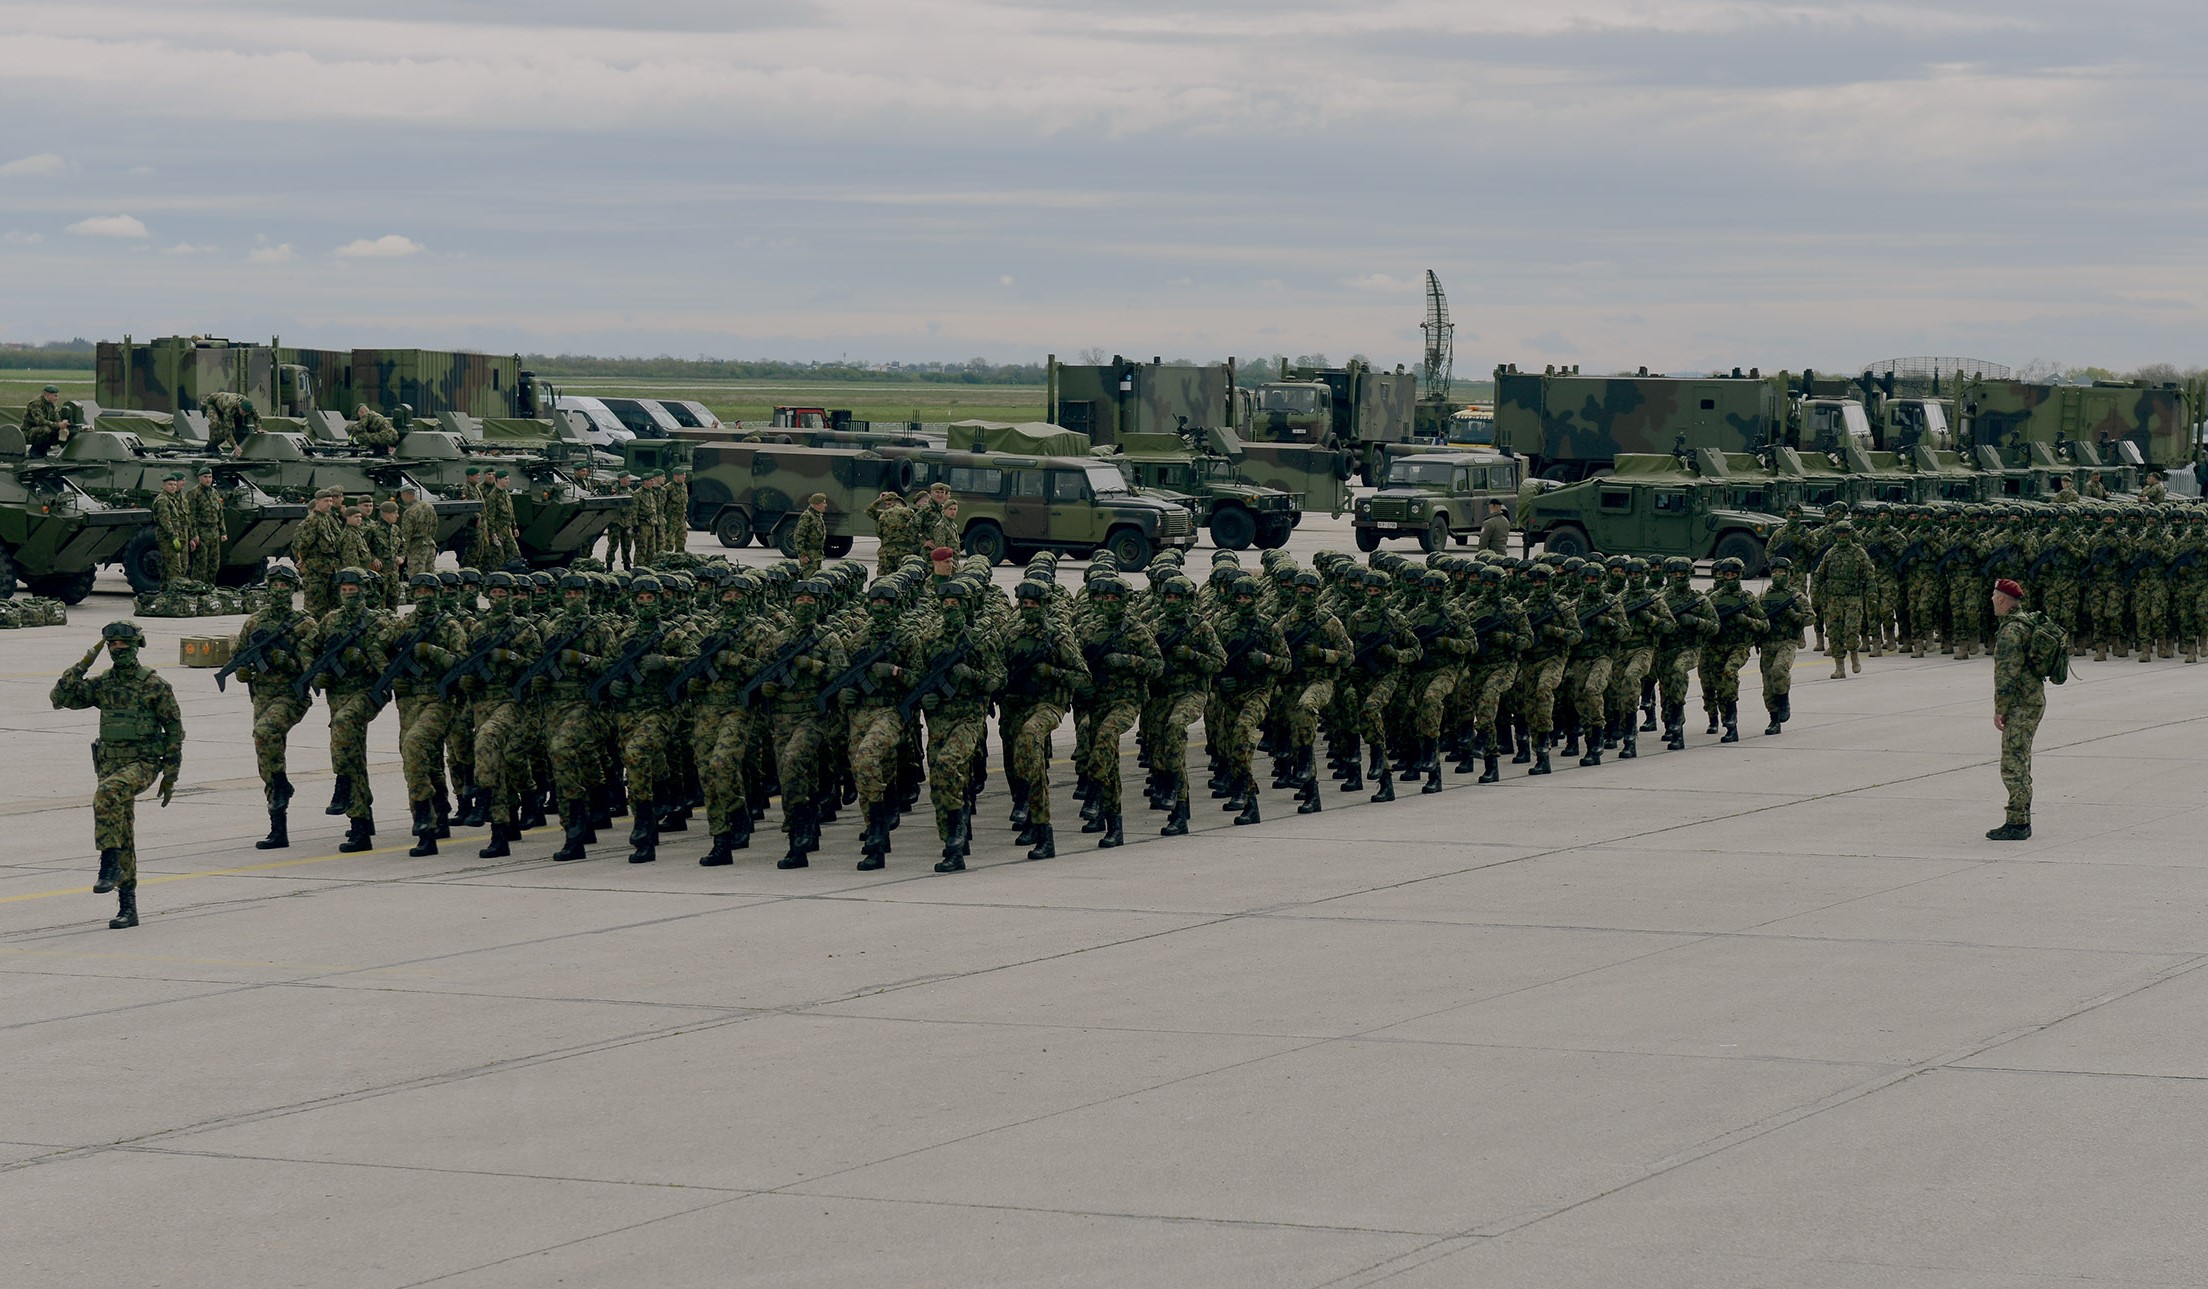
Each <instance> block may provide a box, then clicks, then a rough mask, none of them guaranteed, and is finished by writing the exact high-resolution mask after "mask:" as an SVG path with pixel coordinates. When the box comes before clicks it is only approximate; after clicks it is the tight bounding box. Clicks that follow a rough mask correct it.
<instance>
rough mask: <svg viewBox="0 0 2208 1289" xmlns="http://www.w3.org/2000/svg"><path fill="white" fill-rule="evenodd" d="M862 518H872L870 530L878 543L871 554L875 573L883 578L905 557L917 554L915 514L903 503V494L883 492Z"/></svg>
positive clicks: (918, 539)
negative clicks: (879, 545) (873, 554)
mask: <svg viewBox="0 0 2208 1289" xmlns="http://www.w3.org/2000/svg"><path fill="white" fill-rule="evenodd" d="M866 517H867V518H868V519H871V520H873V521H874V532H875V534H876V536H877V537H878V538H879V539H880V542H881V548H880V549H879V550H878V551H876V552H875V556H874V572H875V574H876V575H877V576H882V577H887V576H888V575H889V573H890V571H891V570H892V569H895V568H896V567H897V566H898V565H899V564H901V563H903V562H904V560H905V557H906V556H908V555H918V554H919V553H920V526H919V524H920V521H919V516H918V515H916V514H914V513H913V510H912V508H911V507H910V506H907V505H906V504H905V499H904V498H903V497H900V496H898V495H897V494H896V493H894V492H885V493H883V494H882V495H881V496H879V497H876V498H875V499H874V504H873V505H871V506H868V507H867V508H866Z"/></svg>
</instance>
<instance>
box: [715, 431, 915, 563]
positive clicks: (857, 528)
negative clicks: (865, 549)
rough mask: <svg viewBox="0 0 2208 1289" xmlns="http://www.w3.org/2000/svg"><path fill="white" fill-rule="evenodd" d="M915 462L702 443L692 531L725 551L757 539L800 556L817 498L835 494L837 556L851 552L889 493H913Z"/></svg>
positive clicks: (848, 451)
mask: <svg viewBox="0 0 2208 1289" xmlns="http://www.w3.org/2000/svg"><path fill="white" fill-rule="evenodd" d="M915 474H916V472H915V470H914V468H913V465H912V463H911V462H909V461H893V460H891V459H889V458H887V457H885V456H882V455H881V454H879V453H876V452H870V451H865V450H862V449H858V448H807V447H797V446H795V445H784V444H778V443H700V444H697V445H696V446H695V450H694V452H693V454H692V457H691V461H690V521H689V522H690V527H692V528H695V529H702V530H704V531H706V532H709V533H712V534H713V535H714V536H715V537H716V538H718V539H720V543H721V545H723V546H743V545H745V544H747V543H749V542H751V541H752V540H753V539H755V538H756V539H757V540H758V542H759V544H760V545H762V546H770V545H771V546H775V547H778V548H780V549H781V550H782V551H783V553H785V554H791V553H793V551H792V548H791V545H790V540H791V538H792V537H793V536H795V535H796V532H797V521H798V518H799V516H800V515H801V514H802V512H803V511H804V509H805V499H806V498H807V497H809V496H811V495H812V494H814V493H816V492H818V493H825V494H826V495H827V497H828V544H827V553H828V557H829V558H830V559H841V558H842V557H843V556H845V555H848V554H850V553H851V543H852V539H853V538H855V537H858V536H860V535H866V536H872V535H873V532H874V521H873V520H871V519H868V518H867V517H866V508H867V507H868V506H871V505H873V504H874V500H875V498H877V497H879V496H880V495H881V494H882V493H883V492H885V491H894V492H896V493H898V494H900V495H902V494H905V493H909V492H911V491H912V488H913V480H914V477H915Z"/></svg>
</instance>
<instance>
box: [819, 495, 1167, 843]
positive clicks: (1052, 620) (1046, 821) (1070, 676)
mask: <svg viewBox="0 0 2208 1289" xmlns="http://www.w3.org/2000/svg"><path fill="white" fill-rule="evenodd" d="M894 495H895V494H893V493H890V494H884V496H885V497H889V496H894ZM895 510H896V512H899V513H903V512H905V507H904V504H903V502H902V501H900V502H898V504H897V506H896V508H895ZM885 517H886V514H885ZM1056 589H1057V588H1056V587H1055V586H1053V585H1052V584H1051V583H1049V582H1047V581H1044V580H1042V579H1041V578H1040V577H1038V576H1036V575H1035V574H1034V573H1033V572H1032V571H1031V572H1030V575H1029V576H1027V577H1025V578H1022V579H1021V580H1020V584H1019V586H1017V587H1016V588H1014V590H1013V596H1014V597H1015V598H1016V599H1017V600H1018V602H1019V616H1018V620H1017V623H1016V625H1015V626H1014V628H1013V630H1012V632H1011V641H1010V644H1009V646H1008V650H1009V653H1008V656H1007V657H1006V659H1005V673H1006V679H1005V689H1004V693H1003V695H1002V696H1001V697H1000V698H999V701H998V707H997V729H998V731H999V733H1000V734H1001V736H1002V737H1003V738H1004V740H1005V745H1006V746H1005V756H1004V765H1005V772H1004V777H1005V781H1006V784H1007V786H1009V787H1010V788H1011V789H1012V800H1013V806H1012V823H1013V826H1015V827H1017V828H1018V829H1019V830H1020V834H1019V841H1020V842H1021V844H1023V845H1025V846H1027V847H1028V852H1027V857H1028V858H1029V859H1055V858H1056V857H1057V855H1058V838H1057V835H1056V833H1054V832H1053V831H1052V829H1051V822H1050V738H1051V735H1052V734H1053V733H1054V732H1056V730H1057V729H1058V726H1059V725H1060V724H1062V723H1064V721H1065V719H1066V712H1067V710H1068V709H1069V707H1070V706H1071V704H1072V702H1073V693H1074V690H1075V689H1077V688H1079V687H1080V686H1082V685H1085V684H1087V683H1088V674H1089V673H1088V665H1087V664H1086V663H1085V662H1084V661H1083V660H1082V657H1081V645H1080V643H1079V642H1078V641H1077V640H1075V639H1074V635H1073V624H1072V621H1071V619H1070V617H1067V616H1064V615H1061V614H1059V613H1056V612H1054V611H1053V605H1052V598H1051V592H1052V591H1054V590H1056ZM1182 741H1183V743H1184V747H1183V749H1182V756H1183V758H1184V760H1185V758H1186V755H1187V749H1186V747H1185V743H1186V738H1185V730H1184V737H1183V740H1182ZM854 755H856V752H855V751H854ZM1182 795H1183V797H1184V798H1185V796H1186V795H1187V792H1186V784H1185V782H1184V784H1183V785H1182ZM1180 814H1181V816H1182V819H1183V821H1184V825H1185V821H1186V818H1187V815H1188V811H1187V809H1186V807H1185V804H1184V806H1183V808H1182V809H1181V811H1180Z"/></svg>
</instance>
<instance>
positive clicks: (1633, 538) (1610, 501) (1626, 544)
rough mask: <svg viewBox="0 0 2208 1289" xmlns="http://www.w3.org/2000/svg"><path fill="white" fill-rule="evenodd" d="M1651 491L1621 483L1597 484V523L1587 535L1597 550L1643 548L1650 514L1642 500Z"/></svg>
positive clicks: (1590, 528)
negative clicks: (1647, 512)
mask: <svg viewBox="0 0 2208 1289" xmlns="http://www.w3.org/2000/svg"><path fill="white" fill-rule="evenodd" d="M1648 492H1649V490H1648V489H1646V488H1635V487H1630V486H1628V485H1626V484H1622V483H1598V484H1596V485H1595V513H1594V515H1593V516H1591V518H1592V519H1593V521H1594V522H1593V523H1591V524H1590V525H1589V526H1588V530H1587V538H1588V540H1589V541H1592V542H1593V543H1594V544H1595V549H1596V550H1602V551H1628V550H1640V549H1641V548H1642V547H1643V546H1644V545H1645V543H1646V540H1647V532H1646V530H1647V528H1648V517H1647V515H1646V514H1645V513H1644V511H1645V510H1646V507H1645V506H1644V505H1643V504H1642V503H1643V502H1644V501H1645V500H1646V498H1647V495H1648Z"/></svg>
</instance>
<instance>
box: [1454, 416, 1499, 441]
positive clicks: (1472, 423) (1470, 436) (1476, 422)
mask: <svg viewBox="0 0 2208 1289" xmlns="http://www.w3.org/2000/svg"><path fill="white" fill-rule="evenodd" d="M1449 441H1450V442H1451V443H1480V444H1487V443H1493V442H1494V441H1495V418H1494V417H1492V416H1456V417H1451V418H1450V421H1449Z"/></svg>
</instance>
